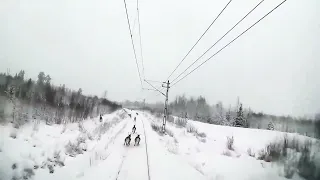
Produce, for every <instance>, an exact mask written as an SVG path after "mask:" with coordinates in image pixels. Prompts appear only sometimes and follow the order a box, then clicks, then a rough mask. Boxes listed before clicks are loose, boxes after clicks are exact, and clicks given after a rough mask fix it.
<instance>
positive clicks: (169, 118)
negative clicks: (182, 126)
mask: <svg viewBox="0 0 320 180" xmlns="http://www.w3.org/2000/svg"><path fill="white" fill-rule="evenodd" d="M167 122H170V123H174V117H173V116H171V115H169V116H168V119H167Z"/></svg>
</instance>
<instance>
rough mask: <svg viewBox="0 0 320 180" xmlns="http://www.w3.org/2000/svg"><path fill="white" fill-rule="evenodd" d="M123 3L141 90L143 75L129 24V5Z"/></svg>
mask: <svg viewBox="0 0 320 180" xmlns="http://www.w3.org/2000/svg"><path fill="white" fill-rule="evenodd" d="M123 2H124V7H125V9H126V15H127V21H128V26H129V32H130V38H131V43H132V48H133V53H134V58H135V59H136V65H137V69H138V74H139V79H140V84H141V88H143V85H142V80H141V75H140V70H139V65H138V60H137V54H136V49H135V47H134V43H133V39H132V31H131V27H130V22H129V16H128V9H127V3H126V0H123Z"/></svg>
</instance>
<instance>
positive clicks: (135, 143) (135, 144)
mask: <svg viewBox="0 0 320 180" xmlns="http://www.w3.org/2000/svg"><path fill="white" fill-rule="evenodd" d="M139 143H140V134H138V135H137V136H136V138H134V146H139Z"/></svg>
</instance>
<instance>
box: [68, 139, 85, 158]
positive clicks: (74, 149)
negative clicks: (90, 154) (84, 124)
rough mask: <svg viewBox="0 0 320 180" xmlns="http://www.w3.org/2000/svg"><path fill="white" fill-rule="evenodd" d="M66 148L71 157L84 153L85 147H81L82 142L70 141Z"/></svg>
mask: <svg viewBox="0 0 320 180" xmlns="http://www.w3.org/2000/svg"><path fill="white" fill-rule="evenodd" d="M65 148H66V154H68V155H69V156H71V157H75V156H77V155H78V154H82V153H83V149H82V148H81V147H80V143H71V142H70V141H69V143H68V144H67V145H66V146H65Z"/></svg>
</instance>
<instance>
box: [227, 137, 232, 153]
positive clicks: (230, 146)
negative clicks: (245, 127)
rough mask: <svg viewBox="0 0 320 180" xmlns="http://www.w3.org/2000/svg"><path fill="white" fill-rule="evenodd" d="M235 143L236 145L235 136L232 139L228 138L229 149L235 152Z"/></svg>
mask: <svg viewBox="0 0 320 180" xmlns="http://www.w3.org/2000/svg"><path fill="white" fill-rule="evenodd" d="M233 143H234V138H233V136H232V137H231V138H230V137H228V136H227V144H226V145H227V149H229V150H231V151H233V150H234V147H233Z"/></svg>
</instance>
